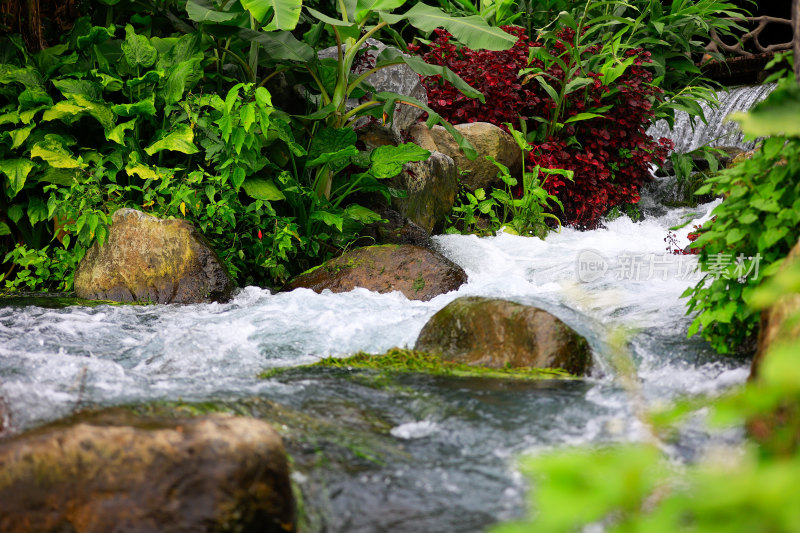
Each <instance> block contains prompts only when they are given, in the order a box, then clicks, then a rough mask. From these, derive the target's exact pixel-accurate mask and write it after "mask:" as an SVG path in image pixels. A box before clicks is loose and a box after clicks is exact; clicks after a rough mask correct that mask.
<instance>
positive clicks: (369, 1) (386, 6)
mask: <svg viewBox="0 0 800 533" xmlns="http://www.w3.org/2000/svg"><path fill="white" fill-rule="evenodd" d="M405 3H406V0H358V2H357V3H356V13H355V17H354V19H355V21H356V22H358V23H359V24H360V23H361V22H362V21H363V20H364V19H365V18H367V17H368V16H370V14H372V13H373V12H376V11H392V10H394V9H397V8H398V7H401V6H402V5H403V4H405ZM350 15H351V16H352V14H350Z"/></svg>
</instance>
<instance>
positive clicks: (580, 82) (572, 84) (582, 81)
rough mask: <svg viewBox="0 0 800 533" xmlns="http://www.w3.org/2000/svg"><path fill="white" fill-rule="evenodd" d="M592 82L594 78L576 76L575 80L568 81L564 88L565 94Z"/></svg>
mask: <svg viewBox="0 0 800 533" xmlns="http://www.w3.org/2000/svg"><path fill="white" fill-rule="evenodd" d="M591 83H594V80H593V79H592V78H575V79H574V80H570V81H569V83H567V87H566V88H565V89H564V94H570V93H573V92H575V91H577V90H578V89H582V88H584V87H586V86H587V85H589V84H591Z"/></svg>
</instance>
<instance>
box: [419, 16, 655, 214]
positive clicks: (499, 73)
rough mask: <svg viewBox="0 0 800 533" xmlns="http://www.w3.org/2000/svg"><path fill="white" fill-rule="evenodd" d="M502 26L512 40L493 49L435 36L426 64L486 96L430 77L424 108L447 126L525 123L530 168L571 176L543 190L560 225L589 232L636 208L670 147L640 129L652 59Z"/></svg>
mask: <svg viewBox="0 0 800 533" xmlns="http://www.w3.org/2000/svg"><path fill="white" fill-rule="evenodd" d="M503 29H504V30H505V31H507V32H508V33H510V34H512V35H515V36H517V38H518V40H517V43H516V44H515V45H514V46H513V47H512V48H511V49H509V50H506V51H499V52H493V51H474V50H470V49H469V48H466V47H461V48H459V47H457V46H455V45H454V44H453V43H452V42H450V38H451V36H450V35H449V34H448V33H447V32H445V31H441V30H440V31H437V36H436V39H435V40H434V41H433V42H432V43H431V44H430V50H429V51H427V52H426V53H425V54H423V58H424V59H425V61H426V62H428V63H433V64H438V65H443V66H447V67H448V68H450V69H451V70H453V71H454V72H455V73H456V74H458V75H459V76H460V77H461V78H462V79H464V80H465V81H466V82H467V83H469V84H471V85H472V86H473V87H475V88H477V89H479V90H481V91H482V92H483V93H484V94H485V95H486V104H481V103H480V102H477V101H475V100H471V99H469V98H467V97H465V96H463V95H462V94H461V93H459V92H458V91H457V90H456V89H455V88H454V87H453V86H452V85H451V84H450V83H449V82H447V81H444V80H442V79H441V77H440V76H430V77H426V78H424V79H423V83H424V85H425V87H426V89H427V90H428V100H429V104H430V106H431V108H433V109H434V110H435V111H436V112H437V113H439V114H440V115H442V117H444V118H445V119H447V120H449V121H452V122H477V121H485V122H491V123H493V124H495V125H497V126H500V127H504V126H503V123H504V122H511V123H517V122H519V121H522V122H524V123H526V124H524V126H525V127H526V128H527V129H528V130H530V134H529V135H528V137H529V141H530V142H531V143H532V144H533V148H534V149H533V150H532V151H531V152H530V154H529V156H528V164H529V166H530V167H535V166H536V165H539V166H541V167H542V168H550V169H556V168H558V169H567V170H572V171H574V173H575V180H574V182H569V181H567V180H563V179H559V178H558V177H556V176H554V178H553V179H550V180H548V182H547V183H546V189H547V192H548V193H550V194H554V195H556V196H557V197H558V198H559V199H560V200H561V202H562V203H563V204H564V214H563V217H564V221H565V222H566V223H567V224H571V225H575V226H579V227H586V228H589V227H594V226H596V225H597V224H598V223H599V221H600V219H601V217H602V216H603V215H604V214H605V213H606V212H607V211H608V210H609V209H611V208H612V207H614V206H619V205H623V204H631V203H636V202H638V201H639V189H640V187H641V186H642V185H643V184H644V183H645V182H646V181H648V180H649V179H651V174H650V167H651V165H652V164H660V163H662V162H663V160H664V159H665V158H666V156H667V153H668V150H669V149H670V148H671V144H670V141H669V140H668V139H661V140H660V141H658V142H656V141H654V140H653V139H652V138H651V137H649V136H648V135H647V134H646V132H645V130H646V128H647V126H648V125H649V123H650V121H651V119H652V118H653V112H652V107H653V101H654V100H655V99H656V98H657V97H658V96H659V95H660V90H659V89H658V88H656V87H655V86H654V85H652V84H651V82H652V80H653V77H652V74H650V72H648V71H647V70H646V69H645V68H644V66H645V64H646V63H648V62H649V53H648V52H646V51H644V50H642V49H630V50H626V51H624V52H622V53H620V54H617V53H615V50H614V49H613V48H609V46H610V45H607V44H604V45H591V46H587V45H584V44H582V38H581V37H578V36H581V35H582V34H583V32H584V31H585V28H584V29H578V30H577V31H576V29H572V28H570V27H567V28H564V29H562V30H560V31H559V32H557V33H554V34H548V36H547V37H546V38H545V39H544V41H543V42H530V40H529V38H528V37H527V36H526V35H525V33H524V31H523V29H522V28H518V27H508V26H506V27H503ZM415 50H416V51H419V49H418V48H415ZM520 72H522V73H523V75H524V74H527V76H524V77H521V76H520ZM537 123H538V125H537ZM534 126H536V127H534Z"/></svg>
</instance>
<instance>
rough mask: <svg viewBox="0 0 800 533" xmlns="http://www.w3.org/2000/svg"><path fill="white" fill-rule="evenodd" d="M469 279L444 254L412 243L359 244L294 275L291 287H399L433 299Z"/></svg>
mask: <svg viewBox="0 0 800 533" xmlns="http://www.w3.org/2000/svg"><path fill="white" fill-rule="evenodd" d="M466 282H467V274H466V272H464V269H462V268H461V267H460V266H458V265H457V264H455V263H453V262H452V261H450V260H449V259H447V258H446V257H444V256H443V255H441V254H439V253H437V252H434V251H432V250H429V249H427V248H423V247H421V246H413V245H383V246H367V247H365V248H357V249H355V250H353V251H352V252H348V253H346V254H344V255H342V256H340V257H337V258H335V259H331V260H330V261H327V262H325V263H324V264H322V265H321V266H319V267H317V268H315V269H313V270H310V271H308V272H306V273H303V274H301V275H299V276H298V277H296V278H295V279H293V280H292V281H291V282H290V283H289V284H288V286H287V287H286V288H287V289H288V290H291V289H297V288H300V287H304V288H307V289H312V290H314V291H316V292H322V291H323V290H325V289H329V290H331V291H333V292H347V291H351V290H353V289H354V288H356V287H363V288H365V289H369V290H371V291H375V292H391V291H400V292H402V293H403V294H405V295H406V297H407V298H408V299H410V300H430V299H431V298H433V297H434V296H438V295H440V294H444V293H446V292H450V291H454V290H456V289H458V288H459V287H460V286H461V285H463V284H464V283H466Z"/></svg>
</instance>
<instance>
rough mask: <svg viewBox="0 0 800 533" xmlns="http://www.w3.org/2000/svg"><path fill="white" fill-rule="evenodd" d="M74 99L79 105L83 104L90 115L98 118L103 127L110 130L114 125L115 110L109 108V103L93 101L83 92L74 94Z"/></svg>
mask: <svg viewBox="0 0 800 533" xmlns="http://www.w3.org/2000/svg"><path fill="white" fill-rule="evenodd" d="M72 99H73V101H74V102H75V103H77V104H78V105H80V106H83V108H84V109H85V110H86V112H87V113H89V115H91V116H92V117H94V118H95V119H97V121H98V122H99V123H100V124H101V125H102V126H103V128H105V129H106V130H110V129H111V128H113V127H114V122H115V117H114V112H113V111H111V108H109V107H108V106H107V105H105V104H101V103H98V102H92V101H91V100H89V99H88V98H86V97H85V96H84V95H82V94H76V95H73V97H72Z"/></svg>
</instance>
